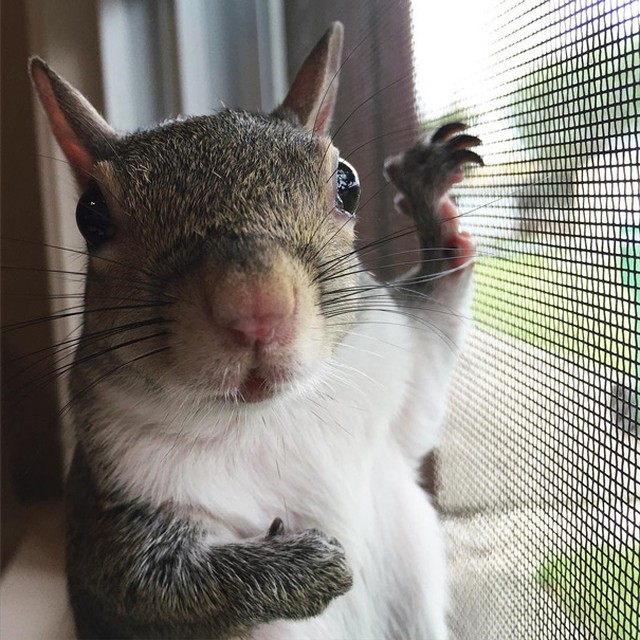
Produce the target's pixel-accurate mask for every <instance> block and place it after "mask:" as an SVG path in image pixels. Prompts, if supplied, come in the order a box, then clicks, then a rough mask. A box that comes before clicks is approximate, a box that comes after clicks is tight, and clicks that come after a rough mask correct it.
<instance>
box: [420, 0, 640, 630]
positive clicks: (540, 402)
mask: <svg viewBox="0 0 640 640" xmlns="http://www.w3.org/2000/svg"><path fill="white" fill-rule="evenodd" d="M413 4H414V53H415V56H416V66H417V70H416V78H417V89H418V93H419V97H420V100H421V105H422V112H423V122H426V123H429V122H432V121H435V120H438V119H440V118H442V117H446V116H449V117H451V116H453V117H455V118H456V119H463V120H465V121H467V122H470V123H471V125H472V133H473V134H474V135H478V136H479V137H481V138H482V140H483V143H484V144H483V147H482V151H481V152H482V154H483V156H484V159H485V163H486V166H485V167H484V168H483V169H481V170H473V171H472V172H470V176H469V177H468V179H467V181H466V182H465V183H463V184H462V185H461V186H460V188H459V189H458V190H457V193H458V205H459V208H460V210H461V215H462V221H463V223H464V225H465V226H466V227H467V228H469V229H471V230H472V231H473V232H474V233H475V237H476V240H477V243H478V260H477V264H476V267H475V269H476V276H477V292H476V298H475V305H474V310H473V315H474V325H473V329H472V332H471V335H470V338H469V341H468V344H467V347H466V349H465V350H464V353H463V356H462V362H461V366H460V367H459V368H458V372H457V376H456V380H455V391H454V397H453V400H452V404H451V408H450V412H449V416H448V425H447V428H446V429H445V434H446V435H445V441H444V443H443V444H442V447H441V450H440V452H439V465H438V504H439V507H440V510H441V513H442V516H443V518H444V522H445V529H446V533H447V538H448V540H449V545H450V553H451V591H452V601H453V604H452V611H451V629H452V635H453V637H454V638H456V639H457V640H463V639H465V640H466V639H479V638H488V639H499V638H500V639H502V638H504V639H505V640H506V639H508V640H513V639H518V638H535V639H539V638H589V639H591V638H596V639H613V638H615V639H626V640H632V639H635V638H638V637H640V618H639V616H640V599H639V591H638V590H639V585H640V517H639V507H640V496H639V491H638V489H639V486H640V484H639V477H638V467H639V456H638V436H639V427H638V421H639V413H638V393H639V387H638V359H639V353H638V335H639V320H638V318H639V314H640V283H639V281H638V272H639V267H640V261H639V260H640V192H639V178H640V176H639V172H640V170H639V164H640V162H639V160H640V158H639V154H640V144H639V140H640V137H639V136H640V134H639V131H638V113H639V110H640V35H639V34H640V18H639V11H640V9H639V6H638V3H637V2H635V1H626V2H625V1H623V0H619V1H616V0H610V1H599V2H598V1H595V2H594V1H593V0H591V1H589V0H587V1H582V2H576V1H573V2H540V1H539V0H530V1H524V2H518V1H515V0H503V1H501V2H499V1H496V2H479V3H476V4H475V5H473V6H469V7H468V11H467V10H465V11H460V7H459V6H458V7H457V8H456V7H453V11H452V13H451V15H448V14H447V13H446V11H447V8H446V7H445V8H444V9H442V10H441V11H444V12H445V13H444V14H441V15H440V16H439V19H440V20H441V23H440V24H441V26H446V28H442V29H440V31H442V32H443V34H442V35H441V36H439V35H438V34H437V33H435V32H436V31H437V29H433V28H432V27H431V25H430V23H429V16H430V15H431V14H430V12H429V8H428V7H427V6H426V5H427V3H422V2H414V3H413ZM452 4H456V3H452ZM465 4H468V5H471V3H465ZM465 13H467V15H463V14H465ZM429 29H431V31H429ZM428 34H431V40H430V41H429V37H428ZM425 42H426V44H425ZM429 47H431V49H430V48H429ZM433 47H436V50H434V49H433ZM443 47H448V48H449V49H448V50H447V49H444V48H443ZM452 49H455V51H452ZM438 50H439V51H440V55H439V56H437V52H438ZM448 52H450V53H448ZM436 56H437V57H436ZM434 60H437V66H438V67H439V68H436V69H433V66H434ZM452 78H453V80H452ZM438 83H439V84H438ZM438 86H441V87H443V91H442V92H438V91H436V90H434V88H436V87H438Z"/></svg>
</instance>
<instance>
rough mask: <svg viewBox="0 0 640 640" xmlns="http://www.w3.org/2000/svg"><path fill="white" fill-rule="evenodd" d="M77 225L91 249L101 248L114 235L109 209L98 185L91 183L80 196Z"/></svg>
mask: <svg viewBox="0 0 640 640" xmlns="http://www.w3.org/2000/svg"><path fill="white" fill-rule="evenodd" d="M76 223H77V224H78V229H80V233H81V234H82V235H83V236H84V239H85V240H86V241H87V244H88V245H89V248H91V249H95V248H96V247H99V246H100V245H101V244H102V243H103V242H105V240H108V239H109V238H110V237H111V236H112V235H113V231H114V228H113V225H112V224H111V217H110V216H109V207H108V206H107V201H106V200H105V199H104V196H103V195H102V191H100V189H99V188H98V185H97V184H95V183H91V184H90V185H89V188H88V189H87V190H86V191H85V192H84V193H83V194H82V196H80V200H79V201H78V206H77V207H76Z"/></svg>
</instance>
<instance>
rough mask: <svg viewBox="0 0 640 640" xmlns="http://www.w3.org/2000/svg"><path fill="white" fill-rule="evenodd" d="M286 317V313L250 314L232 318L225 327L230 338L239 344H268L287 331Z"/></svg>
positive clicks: (281, 336)
mask: <svg viewBox="0 0 640 640" xmlns="http://www.w3.org/2000/svg"><path fill="white" fill-rule="evenodd" d="M288 319H289V315H288V314H286V313H268V314H262V315H260V314H258V315H255V316H251V315H250V316H246V317H239V318H236V319H234V320H232V321H231V322H229V324H228V325H227V329H228V332H229V336H230V337H231V339H232V340H233V341H234V342H235V343H236V344H238V345H240V346H248V345H253V344H259V345H269V344H271V343H273V342H276V341H279V340H281V339H282V338H283V337H284V336H285V335H286V334H287V333H288V332H287V324H288Z"/></svg>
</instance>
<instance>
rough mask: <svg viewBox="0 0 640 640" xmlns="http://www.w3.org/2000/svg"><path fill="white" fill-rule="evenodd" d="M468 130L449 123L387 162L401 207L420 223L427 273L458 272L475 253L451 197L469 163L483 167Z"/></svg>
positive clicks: (455, 123) (472, 137)
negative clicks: (448, 270)
mask: <svg viewBox="0 0 640 640" xmlns="http://www.w3.org/2000/svg"><path fill="white" fill-rule="evenodd" d="M465 129H466V125H464V124H462V123H460V122H451V123H449V124H446V125H444V126H442V127H440V128H439V129H438V130H437V131H435V132H434V133H433V134H432V135H428V136H425V137H424V138H422V139H420V140H419V141H418V142H417V143H416V144H415V145H414V146H413V147H411V148H410V149H409V150H408V151H406V152H405V153H401V154H399V155H397V156H393V157H391V158H388V159H387V160H386V162H385V166H384V169H385V175H386V176H387V179H388V180H389V181H390V182H392V183H393V184H394V185H395V186H396V188H397V189H398V194H397V195H396V198H395V204H396V207H397V208H398V210H399V211H401V212H403V213H405V214H407V215H409V216H410V217H411V218H413V219H414V220H415V223H416V226H417V229H418V234H419V236H420V243H421V246H422V249H423V250H424V261H425V265H424V266H425V269H424V271H426V272H431V273H434V272H437V271H441V270H443V269H445V270H446V269H452V268H454V269H455V268H456V267H459V266H461V265H463V264H465V263H467V262H469V261H470V259H471V258H472V257H473V255H474V252H475V245H474V243H473V240H472V238H471V235H470V234H469V233H468V232H464V231H461V230H460V229H459V224H458V218H459V215H458V212H457V210H456V207H455V205H454V203H453V201H452V200H451V197H450V196H449V194H448V190H449V188H450V187H451V186H452V185H453V184H455V183H456V182H460V181H461V180H462V179H463V171H462V167H463V165H464V164H467V163H473V164H479V165H482V164H483V162H482V158H481V157H480V156H479V155H478V154H477V153H475V152H474V151H472V150H471V147H475V146H477V145H479V144H480V140H479V139H478V138H476V137H475V136H470V135H467V134H464V133H462V132H463V131H464V130H465Z"/></svg>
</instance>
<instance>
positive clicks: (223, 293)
mask: <svg viewBox="0 0 640 640" xmlns="http://www.w3.org/2000/svg"><path fill="white" fill-rule="evenodd" d="M210 310H211V319H212V321H213V326H214V327H216V328H217V330H218V331H219V332H221V334H222V336H224V337H225V339H226V340H227V341H228V342H229V346H232V345H234V346H236V347H253V346H267V345H274V344H280V345H282V344H285V343H287V342H289V341H290V340H291V338H292V337H293V334H294V333H295V325H296V321H295V316H296V293H295V289H294V287H293V285H292V284H291V283H290V282H286V280H284V281H283V279H282V278H273V277H269V276H263V277H261V278H250V277H247V276H246V275H245V274H233V275H231V276H229V277H227V278H224V279H223V280H222V281H220V282H219V283H218V285H217V287H216V290H215V295H213V296H212V298H211V301H210Z"/></svg>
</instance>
